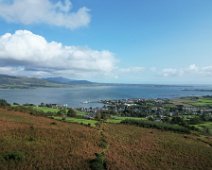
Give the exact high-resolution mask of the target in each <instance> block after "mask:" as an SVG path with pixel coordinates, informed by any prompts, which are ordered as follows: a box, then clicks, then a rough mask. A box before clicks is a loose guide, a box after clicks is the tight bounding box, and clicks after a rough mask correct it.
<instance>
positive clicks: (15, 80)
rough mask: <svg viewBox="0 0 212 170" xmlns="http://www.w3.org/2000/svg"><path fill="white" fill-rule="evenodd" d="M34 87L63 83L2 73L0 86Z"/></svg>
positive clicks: (56, 85)
mask: <svg viewBox="0 0 212 170" xmlns="http://www.w3.org/2000/svg"><path fill="white" fill-rule="evenodd" d="M33 87H61V84H57V83H53V82H49V81H47V80H43V79H38V78H29V77H18V76H9V75H2V74H0V88H33Z"/></svg>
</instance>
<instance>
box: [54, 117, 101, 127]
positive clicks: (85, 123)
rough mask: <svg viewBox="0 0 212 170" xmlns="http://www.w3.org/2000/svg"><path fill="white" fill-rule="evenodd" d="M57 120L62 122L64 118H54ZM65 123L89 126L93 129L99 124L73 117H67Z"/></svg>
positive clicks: (95, 121)
mask: <svg viewBox="0 0 212 170" xmlns="http://www.w3.org/2000/svg"><path fill="white" fill-rule="evenodd" d="M53 118H54V119H55V120H62V119H63V118H62V117H59V116H54V117H53ZM64 121H65V122H69V123H78V124H83V125H89V124H90V126H92V127H95V126H96V123H97V122H98V121H97V120H90V119H83V118H73V117H67V118H66V119H65V120H64Z"/></svg>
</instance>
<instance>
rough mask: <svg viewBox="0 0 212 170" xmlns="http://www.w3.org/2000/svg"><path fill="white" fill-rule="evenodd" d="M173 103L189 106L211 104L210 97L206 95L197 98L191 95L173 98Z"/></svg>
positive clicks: (211, 99)
mask: <svg viewBox="0 0 212 170" xmlns="http://www.w3.org/2000/svg"><path fill="white" fill-rule="evenodd" d="M173 103H174V104H176V105H178V104H182V105H190V106H197V107H204V106H205V107H207V106H212V98H207V97H199V98H198V99H193V98H191V97H185V98H180V99H175V100H173Z"/></svg>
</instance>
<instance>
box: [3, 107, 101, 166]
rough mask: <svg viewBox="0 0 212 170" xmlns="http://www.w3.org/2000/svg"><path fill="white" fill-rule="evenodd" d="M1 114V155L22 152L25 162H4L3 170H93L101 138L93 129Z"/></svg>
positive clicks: (5, 113)
mask: <svg viewBox="0 0 212 170" xmlns="http://www.w3.org/2000/svg"><path fill="white" fill-rule="evenodd" d="M52 122H55V121H54V120H51V119H47V118H44V117H34V116H31V115H29V114H25V113H20V112H13V111H5V110H2V109H1V110H0V154H4V153H8V152H14V151H21V152H22V153H24V155H25V158H24V160H23V161H19V162H15V161H5V160H0V169H26V170H30V169H37V168H38V169H89V161H90V160H91V159H93V158H94V157H95V156H94V153H95V152H98V151H99V150H100V148H99V147H98V140H99V134H98V132H97V131H96V130H95V129H93V128H89V127H85V126H81V125H77V124H68V123H63V122H56V124H52Z"/></svg>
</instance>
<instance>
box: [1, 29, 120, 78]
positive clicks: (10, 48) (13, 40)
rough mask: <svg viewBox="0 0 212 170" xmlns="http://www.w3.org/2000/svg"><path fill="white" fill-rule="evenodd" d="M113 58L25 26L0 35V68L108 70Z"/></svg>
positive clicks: (110, 68) (50, 71)
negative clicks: (66, 43) (31, 30)
mask: <svg viewBox="0 0 212 170" xmlns="http://www.w3.org/2000/svg"><path fill="white" fill-rule="evenodd" d="M115 62H116V59H115V57H114V55H113V53H111V52H110V51H106V50H103V51H98V50H93V49H90V48H84V47H78V46H64V45H63V44H61V43H59V42H55V41H52V42H48V41H47V40H46V39H45V38H44V37H42V36H39V35H36V34H33V33H32V32H30V31H27V30H17V31H16V32H15V33H14V34H11V33H6V34H4V35H2V36H0V67H1V69H0V71H1V72H3V71H4V72H5V70H6V71H7V70H11V71H17V72H18V71H19V72H23V71H25V72H26V71H27V72H29V73H33V72H34V73H35V72H36V73H38V72H40V73H43V74H44V75H45V74H53V73H56V72H58V73H66V74H67V73H69V74H76V73H77V74H79V75H82V74H93V73H95V74H96V73H98V74H101V75H104V74H109V73H110V72H112V71H113V69H114V67H115Z"/></svg>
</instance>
